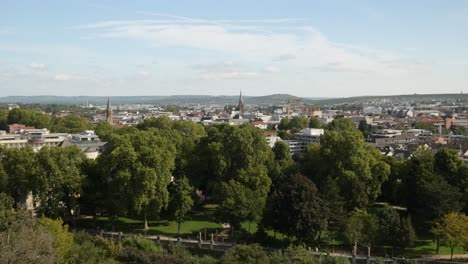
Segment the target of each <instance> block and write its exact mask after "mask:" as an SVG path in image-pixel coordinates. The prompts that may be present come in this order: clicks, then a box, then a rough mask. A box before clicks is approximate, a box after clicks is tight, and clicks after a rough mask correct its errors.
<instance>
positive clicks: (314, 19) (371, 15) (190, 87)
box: [0, 0, 468, 97]
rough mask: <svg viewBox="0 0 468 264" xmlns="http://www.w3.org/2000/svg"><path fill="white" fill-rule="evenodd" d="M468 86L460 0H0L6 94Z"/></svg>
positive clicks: (344, 91) (467, 44)
mask: <svg viewBox="0 0 468 264" xmlns="http://www.w3.org/2000/svg"><path fill="white" fill-rule="evenodd" d="M467 88H468V1H463V0H460V1H458V0H450V1H442V0H438V1H431V0H412V1H407V0H392V1H360V0H353V1H344V0H343V1H336V0H330V1H314V0H304V1H299V0H289V1H284V0H282V1H280V0H255V1H252V0H229V1H228V0H223V1H220V0H196V1H195V0H186V1H182V0H167V1H163V0H151V1H149V0H148V1H143V0H134V1H118V0H102V1H90V0H80V1H65V0H63V1H62V0H56V1H51V0H50V1H48V0H41V1H36V0H31V1H25V0H2V1H0V96H10V95H65V96H78V95H90V96H131V95H192V94H193V95H235V94H239V91H241V90H242V93H243V94H244V95H248V96H260V95H268V94H276V93H287V94H292V95H296V96H301V97H348V96H360V95H392V94H414V93H418V94H427V93H460V92H468V89H467Z"/></svg>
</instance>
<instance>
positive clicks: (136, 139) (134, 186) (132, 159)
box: [98, 130, 175, 229]
mask: <svg viewBox="0 0 468 264" xmlns="http://www.w3.org/2000/svg"><path fill="white" fill-rule="evenodd" d="M174 159H175V146H174V145H173V144H171V142H170V140H168V139H167V138H166V137H165V136H164V135H160V134H159V133H158V131H156V130H151V131H139V130H133V131H132V132H131V133H128V134H123V135H116V136H114V137H112V140H111V142H110V148H109V149H108V151H107V152H106V153H103V155H101V156H100V157H99V161H98V162H99V164H100V166H102V168H103V171H104V172H105V173H106V177H107V180H106V181H107V182H108V185H109V186H108V187H107V190H108V191H107V192H106V196H107V198H106V200H107V201H109V202H111V208H109V209H111V210H112V211H114V213H115V214H122V213H125V212H126V210H127V209H130V210H132V211H133V212H135V213H137V214H141V215H143V219H144V224H145V225H144V227H145V229H148V221H147V217H148V216H149V215H158V214H159V213H160V211H161V210H162V209H163V208H166V207H167V204H168V200H169V193H168V189H167V186H168V185H169V183H170V180H171V176H172V175H171V171H172V169H173V168H174Z"/></svg>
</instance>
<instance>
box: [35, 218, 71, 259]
mask: <svg viewBox="0 0 468 264" xmlns="http://www.w3.org/2000/svg"><path fill="white" fill-rule="evenodd" d="M39 224H40V225H41V226H43V227H44V228H45V230H46V231H47V232H48V233H50V234H51V235H52V237H53V241H54V242H53V244H52V245H53V247H54V251H55V254H56V256H57V261H58V262H59V263H68V260H69V259H70V258H71V256H72V254H73V251H72V250H73V234H71V233H70V232H68V225H63V222H62V220H60V219H56V220H53V219H50V218H45V217H42V218H40V219H39Z"/></svg>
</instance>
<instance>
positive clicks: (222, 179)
mask: <svg viewBox="0 0 468 264" xmlns="http://www.w3.org/2000/svg"><path fill="white" fill-rule="evenodd" d="M193 158H194V159H193V161H192V164H194V165H195V166H194V169H193V170H191V171H190V173H189V175H190V177H191V178H192V179H194V178H195V179H197V178H198V181H199V182H204V183H205V184H206V185H205V186H201V188H203V189H205V190H206V191H207V193H208V194H213V195H214V198H215V200H216V201H217V202H219V204H220V205H219V206H218V208H217V211H218V213H217V214H216V215H217V216H218V218H217V219H218V221H220V222H228V223H230V224H231V227H232V228H233V230H234V229H237V228H239V227H240V223H241V221H245V220H247V221H258V220H260V218H261V214H262V211H263V208H264V205H265V201H266V197H267V194H268V192H269V190H270V185H271V180H270V178H269V177H268V165H269V164H271V162H272V161H273V159H274V156H273V152H272V150H271V148H270V147H268V145H267V144H266V142H265V139H264V136H263V133H262V131H260V130H259V129H256V128H255V127H253V126H252V125H250V124H247V125H243V126H240V127H236V126H229V125H220V126H214V127H211V128H210V129H209V130H208V131H207V136H206V137H203V138H202V139H200V144H198V146H197V149H196V151H195V155H194V156H193ZM200 177H203V178H200ZM234 201H237V202H234ZM232 207H235V209H234V208H232Z"/></svg>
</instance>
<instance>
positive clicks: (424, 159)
mask: <svg viewBox="0 0 468 264" xmlns="http://www.w3.org/2000/svg"><path fill="white" fill-rule="evenodd" d="M406 166H407V168H406V175H405V176H404V180H403V184H404V186H405V189H406V190H405V192H404V195H405V196H406V206H407V207H408V211H409V213H410V215H411V217H412V219H413V220H414V223H415V226H416V227H417V228H420V229H421V230H428V229H429V228H430V227H431V226H432V225H433V223H434V221H435V220H437V219H438V218H440V217H442V216H443V215H444V214H446V213H449V212H456V211H459V210H460V209H461V207H460V203H459V201H460V198H461V193H460V191H459V189H457V188H456V187H453V186H451V185H450V184H448V183H447V181H446V180H445V179H444V178H442V177H441V176H440V175H438V174H437V173H435V171H434V155H433V154H432V151H431V150H430V149H425V148H419V149H418V150H416V151H415V152H414V153H413V155H412V157H411V159H410V160H408V161H407V164H406Z"/></svg>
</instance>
